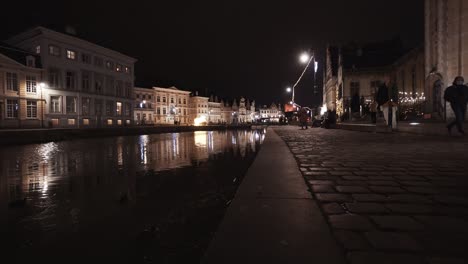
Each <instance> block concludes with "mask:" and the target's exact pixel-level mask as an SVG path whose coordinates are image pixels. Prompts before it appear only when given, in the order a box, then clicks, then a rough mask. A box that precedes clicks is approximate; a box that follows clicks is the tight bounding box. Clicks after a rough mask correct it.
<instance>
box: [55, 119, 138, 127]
mask: <svg viewBox="0 0 468 264" xmlns="http://www.w3.org/2000/svg"><path fill="white" fill-rule="evenodd" d="M82 120H83V125H84V126H89V123H90V120H89V118H83V119H82ZM50 121H51V123H52V126H58V125H59V120H58V119H57V118H52V119H51V120H50ZM106 123H107V125H109V126H111V125H113V124H114V120H113V119H110V118H109V119H107V120H106ZM116 123H117V125H119V126H121V125H122V120H121V119H118V120H117V122H116ZM125 123H126V124H127V125H130V124H131V120H130V119H127V120H125ZM67 124H68V125H69V126H74V125H76V119H75V118H68V119H67Z"/></svg>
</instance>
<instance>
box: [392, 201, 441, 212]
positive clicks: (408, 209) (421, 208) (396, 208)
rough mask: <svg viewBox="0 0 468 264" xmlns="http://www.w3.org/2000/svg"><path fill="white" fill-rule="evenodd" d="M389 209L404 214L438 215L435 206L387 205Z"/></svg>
mask: <svg viewBox="0 0 468 264" xmlns="http://www.w3.org/2000/svg"><path fill="white" fill-rule="evenodd" d="M385 206H386V207H387V208H388V209H390V210H391V211H392V212H395V213H404V214H430V213H436V212H437V211H436V208H435V207H434V206H430V205H425V204H412V203H410V204H404V203H399V204H386V205H385Z"/></svg>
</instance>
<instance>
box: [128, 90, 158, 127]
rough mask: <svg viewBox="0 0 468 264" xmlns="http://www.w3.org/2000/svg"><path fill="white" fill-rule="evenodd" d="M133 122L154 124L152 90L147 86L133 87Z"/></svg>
mask: <svg viewBox="0 0 468 264" xmlns="http://www.w3.org/2000/svg"><path fill="white" fill-rule="evenodd" d="M133 92H134V97H135V103H134V106H135V109H134V113H133V114H134V119H133V120H134V124H135V125H152V124H156V119H157V117H156V116H155V111H156V109H155V98H154V90H153V89H149V88H140V87H135V88H134V89H133Z"/></svg>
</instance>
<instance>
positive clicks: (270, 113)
mask: <svg viewBox="0 0 468 264" xmlns="http://www.w3.org/2000/svg"><path fill="white" fill-rule="evenodd" d="M282 117H284V113H283V112H282V111H281V106H280V107H278V106H277V105H276V104H275V103H272V104H271V105H270V107H267V106H266V105H264V106H263V107H261V108H260V118H261V120H262V121H263V122H271V123H279V121H280V118H282Z"/></svg>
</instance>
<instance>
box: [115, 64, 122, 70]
mask: <svg viewBox="0 0 468 264" xmlns="http://www.w3.org/2000/svg"><path fill="white" fill-rule="evenodd" d="M115 70H116V71H118V72H121V71H122V65H120V64H117V65H116V66H115Z"/></svg>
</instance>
